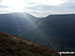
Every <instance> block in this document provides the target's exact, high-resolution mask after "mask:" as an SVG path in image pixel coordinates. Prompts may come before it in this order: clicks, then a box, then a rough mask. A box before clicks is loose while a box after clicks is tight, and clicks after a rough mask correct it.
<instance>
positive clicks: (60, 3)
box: [0, 0, 75, 17]
mask: <svg viewBox="0 0 75 56" xmlns="http://www.w3.org/2000/svg"><path fill="white" fill-rule="evenodd" d="M12 12H26V13H29V14H32V15H34V16H36V17H45V16H47V15H52V14H74V13H75V0H0V14H5V13H12Z"/></svg>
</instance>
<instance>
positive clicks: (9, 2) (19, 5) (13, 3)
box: [2, 0, 25, 12]
mask: <svg viewBox="0 0 75 56" xmlns="http://www.w3.org/2000/svg"><path fill="white" fill-rule="evenodd" d="M2 2H3V4H4V5H6V6H8V7H9V8H12V11H15V12H22V11H23V10H24V7H25V6H24V5H25V4H24V1H23V0H3V1H2Z"/></svg>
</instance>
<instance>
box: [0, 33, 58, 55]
mask: <svg viewBox="0 0 75 56" xmlns="http://www.w3.org/2000/svg"><path fill="white" fill-rule="evenodd" d="M0 56H59V55H58V53H57V51H53V50H52V49H50V48H46V47H44V46H40V45H38V44H35V43H32V42H29V41H27V40H24V39H21V38H19V37H16V36H12V35H9V34H6V33H3V32H0Z"/></svg>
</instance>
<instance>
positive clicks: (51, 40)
mask: <svg viewBox="0 0 75 56" xmlns="http://www.w3.org/2000/svg"><path fill="white" fill-rule="evenodd" d="M33 28H34V29H33V30H31V31H29V32H27V33H25V34H24V35H22V36H23V37H24V36H27V37H29V39H30V40H32V41H34V42H36V43H39V44H41V45H45V46H47V47H50V48H53V49H56V50H59V51H75V44H74V43H75V14H64V15H49V16H48V17H46V18H43V20H42V21H41V22H39V23H38V24H37V25H36V27H33ZM30 37H32V38H30ZM35 37H36V38H35Z"/></svg>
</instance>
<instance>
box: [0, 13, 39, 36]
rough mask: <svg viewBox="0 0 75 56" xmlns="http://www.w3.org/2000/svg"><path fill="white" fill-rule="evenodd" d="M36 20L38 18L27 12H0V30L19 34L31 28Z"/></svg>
mask: <svg viewBox="0 0 75 56" xmlns="http://www.w3.org/2000/svg"><path fill="white" fill-rule="evenodd" d="M38 21H39V19H37V18H36V17H34V16H32V15H30V14H27V13H9V14H0V30H1V31H3V32H7V33H11V34H13V35H19V34H20V33H23V32H27V31H29V30H30V29H32V27H33V26H34V25H35V24H36V23H37V22H38Z"/></svg>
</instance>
